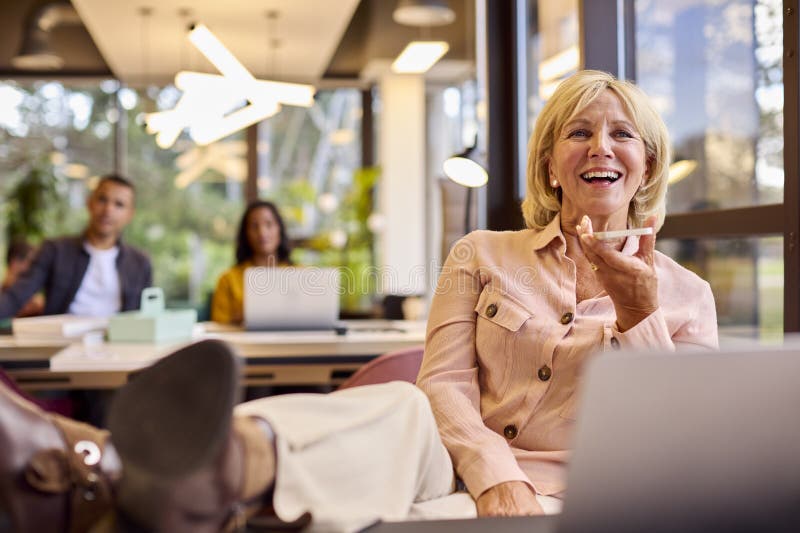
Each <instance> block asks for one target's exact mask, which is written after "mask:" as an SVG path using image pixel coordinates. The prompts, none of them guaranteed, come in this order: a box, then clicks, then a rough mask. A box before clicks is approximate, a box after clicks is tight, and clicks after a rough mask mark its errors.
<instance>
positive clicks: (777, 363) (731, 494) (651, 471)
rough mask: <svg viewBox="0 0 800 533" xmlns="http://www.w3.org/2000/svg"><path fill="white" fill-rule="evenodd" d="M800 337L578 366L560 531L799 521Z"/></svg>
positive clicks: (752, 526)
mask: <svg viewBox="0 0 800 533" xmlns="http://www.w3.org/2000/svg"><path fill="white" fill-rule="evenodd" d="M799 408H800V347H799V346H798V345H797V344H792V345H787V346H785V347H782V348H772V349H769V348H757V349H748V350H742V351H738V352H728V353H703V354H699V353H695V354H688V353H684V354H675V353H668V354H653V353H652V352H650V353H640V354H618V355H610V354H604V355H602V356H598V357H597V358H595V359H594V360H593V361H592V362H591V364H590V365H589V366H588V369H587V375H586V385H585V389H584V390H583V392H582V399H581V402H580V409H579V415H578V423H577V427H576V433H575V440H574V442H575V445H574V450H575V452H574V455H573V457H572V459H571V462H570V467H569V473H568V481H567V495H566V499H565V501H564V509H563V514H562V515H561V517H560V519H559V520H558V528H557V530H558V531H559V532H560V533H585V532H589V531H592V532H611V531H613V532H618V533H627V532H634V531H636V532H641V531H647V532H648V533H654V532H656V533H657V532H681V533H691V532H694V531H714V532H722V531H729V532H733V531H736V532H739V531H753V532H755V531H759V532H762V531H764V532H767V531H770V532H772V531H787V532H788V531H800V413H798V409H799Z"/></svg>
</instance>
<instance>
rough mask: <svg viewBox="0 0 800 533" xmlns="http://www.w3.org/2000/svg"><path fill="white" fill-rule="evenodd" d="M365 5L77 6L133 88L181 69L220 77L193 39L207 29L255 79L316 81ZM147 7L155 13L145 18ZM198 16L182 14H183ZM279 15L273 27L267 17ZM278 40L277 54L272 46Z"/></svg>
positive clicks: (279, 1) (352, 0)
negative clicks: (198, 29) (191, 28)
mask: <svg viewBox="0 0 800 533" xmlns="http://www.w3.org/2000/svg"><path fill="white" fill-rule="evenodd" d="M358 3H359V0H226V1H225V2H220V1H219V0H192V1H187V0H159V1H158V2H157V3H156V2H155V1H154V0H152V2H151V3H143V2H142V3H140V2H131V1H130V0H72V4H73V5H74V6H75V9H76V10H77V11H78V14H79V15H80V17H81V19H82V20H83V22H84V24H85V25H86V28H87V29H88V30H89V33H90V34H91V36H92V39H93V40H94V42H95V44H96V45H97V47H98V49H99V50H100V53H101V54H102V55H103V58H104V59H105V60H106V63H108V66H109V67H110V68H111V71H112V72H113V73H114V74H115V75H116V76H117V77H118V78H119V79H121V80H122V81H123V82H125V83H127V84H130V85H145V84H150V83H157V84H162V83H168V82H171V81H172V79H173V77H174V76H175V73H176V72H178V71H179V70H199V71H205V72H215V71H214V67H213V66H212V65H211V64H210V63H209V62H208V61H207V60H206V59H205V58H204V57H203V56H202V55H201V54H200V53H199V52H198V51H197V50H196V49H195V48H194V46H193V45H192V44H191V43H190V42H189V40H188V39H187V38H186V34H187V29H186V28H187V25H188V23H190V22H200V23H203V24H205V25H206V26H208V28H209V29H210V30H211V31H212V32H213V33H214V34H215V35H216V36H217V38H218V39H220V40H221V41H222V42H223V43H224V44H225V46H226V47H227V48H228V49H229V50H230V51H231V52H233V54H234V55H235V56H236V57H237V58H238V59H239V61H241V62H242V63H243V64H244V66H245V67H247V68H248V69H249V70H250V72H252V73H253V74H254V75H255V76H256V77H262V78H263V77H270V78H273V79H281V80H286V81H299V82H303V81H305V82H317V81H318V80H319V79H320V78H321V77H322V75H323V74H324V72H325V69H326V68H327V66H328V63H329V62H330V59H331V57H332V56H333V54H334V52H335V51H336V47H337V46H338V45H339V41H340V40H341V38H342V35H343V34H344V32H345V30H346V29H347V25H348V23H349V22H350V19H351V18H352V16H353V13H354V11H355V9H356V7H357V6H358ZM142 6H149V7H152V14H151V15H150V16H149V17H147V18H146V19H145V18H144V17H142V15H141V14H140V8H141V7H142ZM187 7H188V9H189V10H190V12H191V15H190V16H188V17H183V16H181V15H180V10H181V9H182V8H187ZM269 10H275V11H277V12H278V13H279V16H278V18H277V19H276V20H275V21H272V22H270V21H269V20H268V19H267V16H266V13H267V11H269ZM273 38H275V39H279V40H280V41H281V45H280V46H279V47H278V48H277V49H274V50H273V49H271V48H270V45H269V43H270V40H272V39H273Z"/></svg>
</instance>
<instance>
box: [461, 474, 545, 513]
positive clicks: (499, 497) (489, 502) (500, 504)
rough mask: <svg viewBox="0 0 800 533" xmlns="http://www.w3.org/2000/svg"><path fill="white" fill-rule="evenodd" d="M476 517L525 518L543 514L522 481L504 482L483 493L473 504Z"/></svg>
mask: <svg viewBox="0 0 800 533" xmlns="http://www.w3.org/2000/svg"><path fill="white" fill-rule="evenodd" d="M475 505H476V506H477V508H478V516H526V515H541V514H544V510H543V509H542V506H541V505H539V502H538V501H537V500H536V493H535V492H533V490H532V489H531V487H530V486H529V485H528V484H527V483H524V482H522V481H506V482H504V483H500V484H498V485H495V486H494V487H491V488H489V489H487V490H485V491H484V492H483V494H481V495H480V496H478V499H477V500H476V502H475Z"/></svg>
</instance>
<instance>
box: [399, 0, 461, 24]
mask: <svg viewBox="0 0 800 533" xmlns="http://www.w3.org/2000/svg"><path fill="white" fill-rule="evenodd" d="M392 19H393V20H394V21H395V22H397V23H398V24H404V25H406V26H444V25H445V24H450V23H451V22H453V21H454V20H455V19H456V14H455V12H454V11H453V10H452V9H450V6H449V5H448V4H447V1H446V0H400V1H399V2H398V3H397V7H395V8H394V11H393V12H392Z"/></svg>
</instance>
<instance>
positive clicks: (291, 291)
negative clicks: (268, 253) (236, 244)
mask: <svg viewBox="0 0 800 533" xmlns="http://www.w3.org/2000/svg"><path fill="white" fill-rule="evenodd" d="M339 283H340V282H339V269H337V268H318V267H274V268H266V267H253V268H248V269H247V270H245V273H244V327H245V329H246V330H252V331H287V330H291V331H298V330H308V331H319V330H328V331H333V330H336V329H337V328H339V327H340V323H339V297H340V294H341V289H340V285H339Z"/></svg>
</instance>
